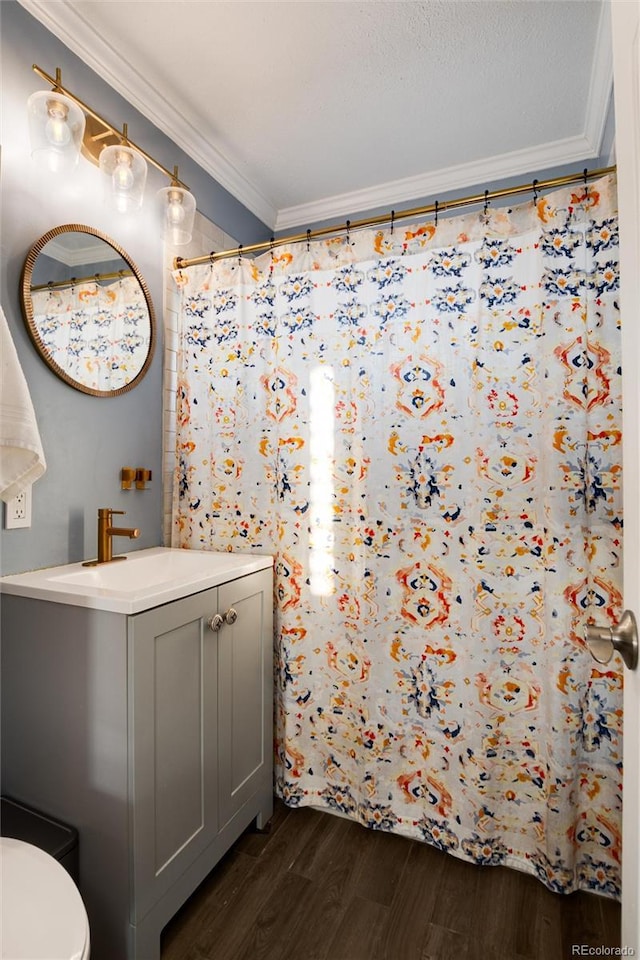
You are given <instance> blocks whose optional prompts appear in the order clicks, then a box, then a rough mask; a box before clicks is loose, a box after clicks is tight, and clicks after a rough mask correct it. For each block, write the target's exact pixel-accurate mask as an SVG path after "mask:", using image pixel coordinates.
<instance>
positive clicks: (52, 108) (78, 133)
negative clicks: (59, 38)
mask: <svg viewBox="0 0 640 960" xmlns="http://www.w3.org/2000/svg"><path fill="white" fill-rule="evenodd" d="M27 111H28V114H29V136H30V138H31V156H32V157H33V159H34V160H35V161H36V163H37V164H38V165H39V166H41V167H45V168H46V169H48V170H50V171H51V172H53V173H58V172H60V171H62V170H69V169H71V168H72V167H75V165H76V164H77V162H78V157H79V156H80V148H81V147H82V138H83V137H84V131H85V116H84V113H83V112H82V110H81V109H80V107H79V106H78V105H77V104H76V103H75V101H74V100H72V99H71V98H70V97H68V96H66V95H65V94H64V93H62V90H61V87H60V69H59V68H58V69H57V70H56V77H55V80H54V81H53V90H38V91H37V92H36V93H32V94H31V96H30V97H29V100H28V102H27Z"/></svg>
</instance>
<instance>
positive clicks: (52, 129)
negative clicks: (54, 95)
mask: <svg viewBox="0 0 640 960" xmlns="http://www.w3.org/2000/svg"><path fill="white" fill-rule="evenodd" d="M68 113H69V110H68V107H67V106H66V105H65V104H64V103H60V101H59V100H47V114H48V116H49V119H48V120H47V122H46V123H45V125H44V132H45V136H46V138H47V140H48V141H49V143H50V144H51V145H52V146H54V147H66V146H67V144H68V143H69V141H70V140H71V129H70V127H69V124H68V123H67V115H68Z"/></svg>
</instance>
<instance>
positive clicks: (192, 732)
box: [128, 588, 218, 920]
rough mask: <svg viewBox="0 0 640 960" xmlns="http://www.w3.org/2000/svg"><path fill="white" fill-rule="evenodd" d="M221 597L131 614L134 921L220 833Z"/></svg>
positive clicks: (206, 595)
mask: <svg viewBox="0 0 640 960" xmlns="http://www.w3.org/2000/svg"><path fill="white" fill-rule="evenodd" d="M217 593H218V591H217V588H214V589H211V590H206V591H204V592H203V593H200V594H196V595H195V596H192V597H186V598H185V599H184V600H177V601H175V602H174V603H169V604H166V605H164V606H162V607H157V608H156V609H154V610H148V611H146V612H145V613H141V614H138V615H137V616H132V617H129V622H128V641H129V670H130V680H129V691H130V700H129V729H130V731H131V733H130V737H131V739H130V778H131V779H130V783H131V790H132V839H133V873H134V897H133V900H134V905H133V919H134V920H135V919H136V918H138V919H139V918H141V917H142V916H144V914H145V913H146V912H147V910H148V909H149V908H150V907H151V906H152V905H153V904H154V903H155V902H156V901H157V900H158V898H159V897H160V896H162V895H163V894H164V893H165V892H166V891H167V890H168V889H169V888H170V887H171V885H172V884H173V883H174V881H175V880H176V879H177V878H178V877H179V876H180V874H181V873H182V872H183V871H184V870H185V869H186V868H187V867H188V866H189V865H190V864H191V863H192V862H193V861H194V860H195V858H196V857H197V856H198V855H199V854H200V853H201V852H202V851H203V850H204V849H205V847H206V846H207V845H208V844H209V843H210V842H211V840H212V839H213V838H214V837H215V835H216V833H217V831H218V811H217V789H216V770H217V703H216V700H217V676H216V674H217V642H218V641H217V634H216V633H214V632H212V631H211V630H210V629H209V627H208V624H207V620H208V618H209V617H211V616H212V615H213V614H215V613H216V611H217V600H218V596H217Z"/></svg>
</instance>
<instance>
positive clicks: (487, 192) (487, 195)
mask: <svg viewBox="0 0 640 960" xmlns="http://www.w3.org/2000/svg"><path fill="white" fill-rule="evenodd" d="M488 206H489V191H488V190H485V192H484V211H483V212H484V215H485V217H486V215H487V207H488Z"/></svg>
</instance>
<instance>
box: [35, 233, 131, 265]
mask: <svg viewBox="0 0 640 960" xmlns="http://www.w3.org/2000/svg"><path fill="white" fill-rule="evenodd" d="M43 253H45V254H46V256H47V257H51V258H52V259H53V260H57V261H58V262H59V263H64V265H65V266H67V267H81V266H84V265H85V264H87V263H108V262H109V261H110V260H120V259H121V257H120V254H119V253H118V251H117V250H114V249H113V247H111V246H109V245H108V244H106V243H104V241H97V242H94V243H90V242H88V243H86V244H85V245H84V246H82V247H67V246H65V245H64V243H63V242H62V241H61V240H60V239H55V238H54V239H53V240H49V242H48V243H47V245H46V249H44V250H43Z"/></svg>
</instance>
